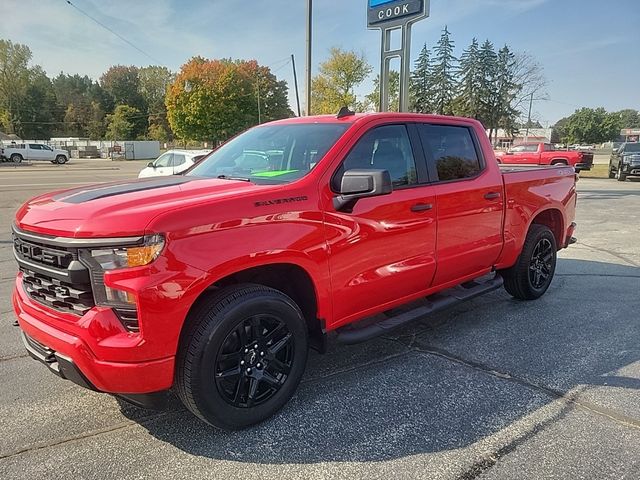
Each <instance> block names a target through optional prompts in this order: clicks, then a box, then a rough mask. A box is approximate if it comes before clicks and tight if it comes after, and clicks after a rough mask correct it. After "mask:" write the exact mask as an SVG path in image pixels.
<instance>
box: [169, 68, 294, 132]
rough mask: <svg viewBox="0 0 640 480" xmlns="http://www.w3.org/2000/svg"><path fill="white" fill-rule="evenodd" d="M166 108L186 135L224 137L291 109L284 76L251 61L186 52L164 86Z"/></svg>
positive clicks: (172, 121)
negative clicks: (173, 76) (190, 55)
mask: <svg viewBox="0 0 640 480" xmlns="http://www.w3.org/2000/svg"><path fill="white" fill-rule="evenodd" d="M166 106H167V114H168V118H169V123H170V125H171V129H172V130H173V132H174V133H175V134H176V135H177V136H178V137H180V138H182V139H186V140H200V141H211V142H213V143H215V142H218V141H223V140H226V139H228V138H230V137H232V136H233V135H236V134H237V133H239V132H241V131H243V130H245V129H247V128H249V127H251V126H253V125H256V124H258V122H259V120H260V121H263V122H265V121H270V120H276V119H279V118H285V117H288V116H291V115H292V112H291V110H290V109H289V106H288V101H287V86H286V83H285V82H279V81H277V79H276V77H275V76H274V75H273V74H272V73H271V71H270V69H269V68H268V67H263V66H260V65H258V63H257V62H256V61H255V60H253V61H241V60H236V61H233V60H230V59H225V60H206V59H204V58H201V57H195V58H192V59H191V60H190V61H189V62H187V63H186V64H184V65H183V66H182V68H181V70H180V72H179V73H178V75H177V76H176V79H175V81H174V82H173V84H172V85H171V86H170V87H169V91H168V93H167V98H166Z"/></svg>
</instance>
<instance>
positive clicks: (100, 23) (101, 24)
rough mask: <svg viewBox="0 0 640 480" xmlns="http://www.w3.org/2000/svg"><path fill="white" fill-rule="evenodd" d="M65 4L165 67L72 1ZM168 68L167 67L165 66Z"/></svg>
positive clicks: (66, 0) (68, 0)
mask: <svg viewBox="0 0 640 480" xmlns="http://www.w3.org/2000/svg"><path fill="white" fill-rule="evenodd" d="M65 2H67V3H68V4H69V5H71V6H72V7H73V8H75V9H76V10H77V11H79V12H80V13H81V14H82V15H84V16H85V17H87V18H89V19H91V20H93V21H94V22H95V23H97V24H98V25H100V26H101V27H102V28H104V29H105V30H108V31H109V32H111V33H112V34H113V35H115V36H116V37H118V38H119V39H120V40H122V41H123V42H125V43H126V44H127V45H129V46H131V47H133V48H135V49H136V50H137V51H138V52H140V53H141V54H143V55H144V56H145V57H148V58H150V59H151V60H153V61H154V62H155V63H157V64H158V65H164V63H162V62H161V61H160V60H158V59H157V58H154V57H153V56H151V55H149V54H148V53H147V52H145V51H144V50H142V49H141V48H139V47H137V46H136V45H134V44H133V43H131V42H130V41H129V40H127V39H126V38H124V37H123V36H122V35H120V34H119V33H118V32H116V31H115V30H112V29H111V28H110V27H108V26H107V25H105V24H104V23H102V22H101V21H100V20H98V19H96V18H94V17H92V16H91V15H89V14H88V13H87V12H85V11H84V10H82V9H81V8H80V7H77V6H76V5H74V4H73V3H71V1H70V0H65ZM164 66H166V65H164Z"/></svg>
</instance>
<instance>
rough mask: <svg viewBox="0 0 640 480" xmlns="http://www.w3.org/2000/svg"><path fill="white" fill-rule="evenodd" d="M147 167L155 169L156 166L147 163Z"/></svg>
mask: <svg viewBox="0 0 640 480" xmlns="http://www.w3.org/2000/svg"><path fill="white" fill-rule="evenodd" d="M147 167H151V168H156V166H155V165H154V164H153V162H149V163H147Z"/></svg>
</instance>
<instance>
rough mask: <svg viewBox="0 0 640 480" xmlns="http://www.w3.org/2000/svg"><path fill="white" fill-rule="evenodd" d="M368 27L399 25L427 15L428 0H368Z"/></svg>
mask: <svg viewBox="0 0 640 480" xmlns="http://www.w3.org/2000/svg"><path fill="white" fill-rule="evenodd" d="M368 2H369V8H368V11H367V20H368V24H369V28H381V27H388V26H400V25H403V24H407V23H410V22H411V23H413V22H415V21H417V20H420V19H421V18H424V17H426V16H427V15H428V4H429V0H368Z"/></svg>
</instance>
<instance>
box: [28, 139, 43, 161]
mask: <svg viewBox="0 0 640 480" xmlns="http://www.w3.org/2000/svg"><path fill="white" fill-rule="evenodd" d="M26 153H27V158H28V159H29V160H44V159H45V158H44V152H43V150H42V145H39V144H37V143H30V144H29V148H28V149H27V151H26Z"/></svg>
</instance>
